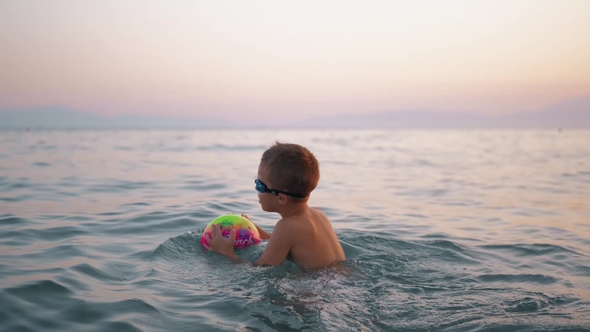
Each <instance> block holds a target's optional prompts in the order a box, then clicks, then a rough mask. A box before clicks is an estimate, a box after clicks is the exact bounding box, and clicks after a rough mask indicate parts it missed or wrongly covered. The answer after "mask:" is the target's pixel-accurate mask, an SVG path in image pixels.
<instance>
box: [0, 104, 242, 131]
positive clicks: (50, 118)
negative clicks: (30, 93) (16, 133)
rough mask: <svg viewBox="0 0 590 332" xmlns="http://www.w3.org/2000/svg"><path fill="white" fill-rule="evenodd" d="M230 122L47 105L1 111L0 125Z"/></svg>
mask: <svg viewBox="0 0 590 332" xmlns="http://www.w3.org/2000/svg"><path fill="white" fill-rule="evenodd" d="M230 126H233V124H232V123H231V122H229V121H223V120H211V119H201V118H189V117H186V118H175V117H167V116H143V115H130V114H125V115H119V116H116V117H112V118H111V117H105V116H101V115H97V114H91V113H87V112H81V111H75V110H72V109H70V108H68V107H66V106H47V107H38V108H31V109H24V110H11V111H0V128H39V127H43V128H47V129H57V128H59V129H86V128H87V129H94V128H96V129H98V128H129V129H146V128H219V127H230Z"/></svg>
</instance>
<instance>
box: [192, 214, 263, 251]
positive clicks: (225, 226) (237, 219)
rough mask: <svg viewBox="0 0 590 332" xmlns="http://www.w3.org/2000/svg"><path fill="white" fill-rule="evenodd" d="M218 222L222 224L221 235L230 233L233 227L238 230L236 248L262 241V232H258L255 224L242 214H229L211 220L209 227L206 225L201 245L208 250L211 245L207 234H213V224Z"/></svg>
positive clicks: (225, 235)
mask: <svg viewBox="0 0 590 332" xmlns="http://www.w3.org/2000/svg"><path fill="white" fill-rule="evenodd" d="M217 224H220V225H221V235H222V236H224V237H228V236H229V235H230V229H231V228H234V229H235V230H236V237H235V241H234V248H237V249H242V248H246V247H248V246H251V245H253V244H258V243H260V234H259V233H258V230H257V229H256V226H254V224H253V223H252V222H251V221H250V220H248V219H246V218H244V217H242V216H238V215H234V214H227V215H223V216H219V217H217V218H215V219H213V220H211V222H210V223H209V224H208V225H207V227H205V230H204V231H203V235H202V236H201V246H202V247H203V248H205V249H206V250H207V247H208V246H209V240H208V238H207V234H210V236H211V231H212V228H213V225H217Z"/></svg>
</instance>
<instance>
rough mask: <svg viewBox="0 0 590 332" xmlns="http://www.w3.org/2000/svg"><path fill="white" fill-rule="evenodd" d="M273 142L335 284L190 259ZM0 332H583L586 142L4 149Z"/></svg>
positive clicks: (371, 136)
mask: <svg viewBox="0 0 590 332" xmlns="http://www.w3.org/2000/svg"><path fill="white" fill-rule="evenodd" d="M276 140H278V141H281V142H296V143H299V144H302V145H304V146H306V147H308V148H309V149H310V150H312V152H314V154H315V155H316V157H317V158H318V160H319V161H320V165H321V181H320V183H319V185H318V187H317V188H316V190H315V191H314V192H313V194H312V196H311V199H310V205H311V206H313V207H317V208H319V209H321V210H323V211H324V212H325V213H326V214H327V215H328V216H329V217H330V219H331V221H332V224H333V227H334V230H335V231H336V234H337V236H338V238H339V239H340V242H341V243H342V246H343V248H344V251H345V253H346V256H347V261H346V263H345V264H346V268H347V270H348V272H347V273H335V272H334V271H319V272H313V273H305V272H303V271H301V270H300V269H299V268H297V266H295V265H293V264H292V263H290V262H286V263H284V264H283V265H282V266H280V267H254V266H251V265H248V264H235V263H232V262H230V261H229V260H227V259H225V258H223V257H221V256H219V255H217V254H213V253H209V252H205V251H204V250H203V249H202V248H201V246H200V244H199V240H200V236H201V233H202V231H203V229H204V227H205V226H206V225H207V223H209V222H210V221H211V220H212V219H214V218H215V217H217V216H219V215H221V214H226V213H245V214H247V215H249V216H250V218H251V219H252V220H253V221H254V222H256V223H258V224H259V225H260V226H262V227H263V228H264V229H266V230H267V231H272V228H273V226H274V224H275V222H276V221H277V220H278V215H276V214H270V213H266V212H263V211H262V210H261V209H260V206H259V203H258V199H257V193H256V191H255V189H254V179H255V178H256V174H257V166H258V162H259V160H260V156H261V154H262V152H263V151H264V150H265V149H266V148H268V147H269V146H270V145H272V144H273V143H274V142H275V141H276ZM264 248H265V243H263V244H261V245H258V246H253V247H249V248H247V249H244V250H240V251H239V256H240V257H242V258H243V259H246V260H250V261H254V260H256V259H257V258H258V257H259V256H260V254H261V253H262V252H263V250H264ZM0 330H1V331H582V330H584V331H590V131H567V130H564V131H557V130H538V131H526V130H522V131H493V130H485V131H478V130H471V131H470V130H465V131H444V130H434V131H420V130H407V131H375V130H370V131H361V130H328V131H324V130H291V131H289V130H284V131H281V130H192V131H191V130H175V131H164V130H144V131H133V130H103V131H91V130H74V131H57V130H56V131H48V130H39V129H33V130H31V131H30V132H26V131H24V130H23V131H2V132H0Z"/></svg>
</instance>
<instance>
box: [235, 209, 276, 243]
mask: <svg viewBox="0 0 590 332" xmlns="http://www.w3.org/2000/svg"><path fill="white" fill-rule="evenodd" d="M242 217H244V218H246V219H248V220H250V221H252V219H250V218H249V217H248V216H247V215H245V214H242ZM252 224H253V225H254V227H256V230H257V231H258V234H260V239H261V240H268V239H270V233H267V232H266V231H265V230H264V229H262V228H260V227H258V225H256V224H255V223H254V222H253V221H252Z"/></svg>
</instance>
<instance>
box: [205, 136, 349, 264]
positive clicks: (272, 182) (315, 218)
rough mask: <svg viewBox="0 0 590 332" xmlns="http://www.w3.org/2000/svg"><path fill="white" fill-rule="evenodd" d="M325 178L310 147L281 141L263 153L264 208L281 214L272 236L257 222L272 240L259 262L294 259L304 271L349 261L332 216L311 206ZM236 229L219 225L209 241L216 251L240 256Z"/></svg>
mask: <svg viewBox="0 0 590 332" xmlns="http://www.w3.org/2000/svg"><path fill="white" fill-rule="evenodd" d="M319 179H320V170H319V163H318V161H317V160H316V158H315V157H314V155H313V154H312V153H311V152H310V151H309V150H308V149H306V148H304V147H302V146H300V145H297V144H282V143H278V142H277V143H276V144H275V145H273V146H272V147H270V148H269V149H268V150H266V151H265V152H264V154H263V155H262V158H261V160H260V165H259V166H258V178H257V179H256V180H255V183H256V190H257V191H258V202H259V203H260V205H261V207H262V210H264V211H267V212H276V213H278V214H280V215H281V220H279V221H278V222H277V224H276V226H275V229H274V231H273V232H272V235H271V234H269V233H267V232H265V231H264V230H262V229H261V228H260V227H258V226H256V228H257V229H258V231H259V233H260V237H261V239H268V240H269V241H268V245H267V246H266V248H265V250H264V252H263V253H262V256H261V257H260V259H258V260H257V261H256V263H255V264H256V265H265V266H266V265H272V266H276V265H281V264H282V263H283V261H284V260H285V259H289V260H292V261H293V262H294V263H295V264H297V265H298V266H299V267H301V268H303V269H305V270H317V269H321V268H324V267H328V266H331V265H332V264H334V263H337V262H341V261H344V260H345V259H346V257H345V256H344V251H343V250H342V246H341V245H340V242H339V241H338V238H336V234H335V233H334V230H333V229H332V225H331V224H330V221H329V220H328V217H327V216H326V215H325V214H324V213H323V212H321V211H319V210H316V209H313V208H310V207H309V206H308V205H307V200H308V199H309V195H310V194H311V192H312V191H313V190H314V189H315V187H316V185H317V184H318V181H319ZM234 236H235V233H234V230H233V229H232V230H231V234H230V236H229V237H228V238H224V237H223V236H221V232H220V228H219V225H217V226H216V227H214V228H213V230H212V237H211V239H210V241H209V243H210V245H211V251H213V252H217V253H220V254H222V255H224V256H227V257H229V258H231V259H233V260H234V261H239V258H238V256H237V255H236V253H235V252H234V250H233V244H234Z"/></svg>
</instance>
